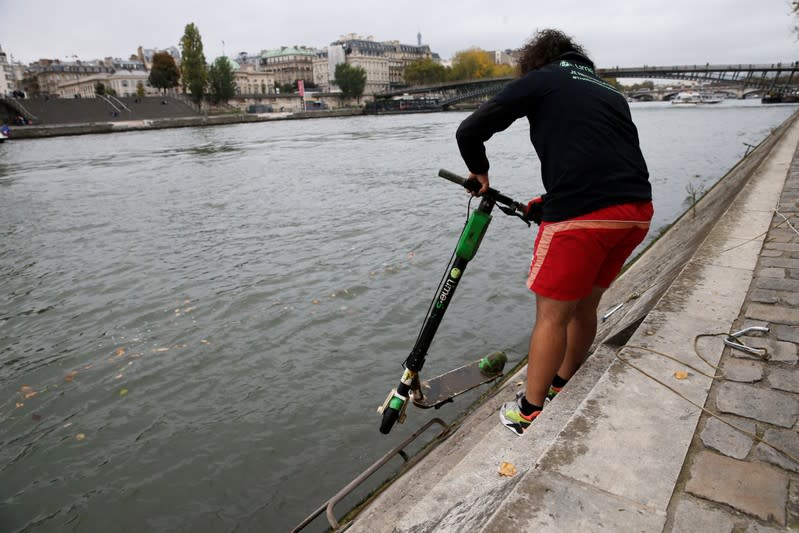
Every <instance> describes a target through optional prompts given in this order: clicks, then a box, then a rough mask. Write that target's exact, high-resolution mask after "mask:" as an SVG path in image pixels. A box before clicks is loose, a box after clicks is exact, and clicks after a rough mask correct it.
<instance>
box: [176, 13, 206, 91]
mask: <svg viewBox="0 0 799 533" xmlns="http://www.w3.org/2000/svg"><path fill="white" fill-rule="evenodd" d="M180 51H181V56H182V59H181V63H180V79H181V82H182V84H183V92H186V90H188V91H189V92H190V93H191V99H192V100H193V101H194V103H196V104H197V107H201V106H202V100H203V95H204V94H205V87H206V85H207V84H208V66H207V65H206V63H205V54H204V53H203V41H202V37H201V36H200V30H198V29H197V26H195V25H194V23H193V22H192V23H189V24H187V25H186V29H185V30H184V33H183V38H182V39H181V40H180Z"/></svg>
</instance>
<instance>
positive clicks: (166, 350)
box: [153, 348, 169, 352]
mask: <svg viewBox="0 0 799 533" xmlns="http://www.w3.org/2000/svg"><path fill="white" fill-rule="evenodd" d="M153 351H154V352H168V351H169V348H156V349H155V350H153Z"/></svg>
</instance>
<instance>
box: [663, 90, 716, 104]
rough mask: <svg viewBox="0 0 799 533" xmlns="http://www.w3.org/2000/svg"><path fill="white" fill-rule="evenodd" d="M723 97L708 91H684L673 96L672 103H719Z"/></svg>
mask: <svg viewBox="0 0 799 533" xmlns="http://www.w3.org/2000/svg"><path fill="white" fill-rule="evenodd" d="M722 100H723V98H721V97H718V96H715V95H713V94H708V93H700V92H698V91H682V92H679V93H677V96H675V97H674V98H672V100H671V103H672V104H683V105H699V104H718V103H719V102H721V101H722Z"/></svg>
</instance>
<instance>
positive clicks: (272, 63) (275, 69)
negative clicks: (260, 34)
mask: <svg viewBox="0 0 799 533" xmlns="http://www.w3.org/2000/svg"><path fill="white" fill-rule="evenodd" d="M315 57H316V50H314V49H313V48H307V47H305V46H282V47H280V48H277V49H274V50H264V51H263V52H261V57H260V61H259V63H260V70H261V71H262V72H265V73H266V74H268V75H271V76H272V78H273V79H274V84H276V85H288V84H293V83H294V82H296V81H297V80H303V81H306V82H313V61H314V58H315Z"/></svg>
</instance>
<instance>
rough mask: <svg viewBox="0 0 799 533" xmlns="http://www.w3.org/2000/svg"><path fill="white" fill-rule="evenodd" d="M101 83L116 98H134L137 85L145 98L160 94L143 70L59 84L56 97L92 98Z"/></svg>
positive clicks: (99, 75) (92, 76) (94, 76)
mask: <svg viewBox="0 0 799 533" xmlns="http://www.w3.org/2000/svg"><path fill="white" fill-rule="evenodd" d="M98 83H102V84H103V86H105V88H106V90H108V89H111V90H112V91H113V92H114V93H115V94H116V95H117V96H120V97H124V96H136V95H137V93H138V88H139V85H141V86H142V88H143V89H144V94H145V96H155V95H158V94H160V89H157V88H155V87H151V86H150V81H149V74H148V73H147V72H146V71H144V70H124V69H120V70H114V71H113V72H99V73H96V74H93V75H90V76H85V77H82V78H79V79H75V80H69V81H65V82H63V83H61V84H60V86H59V88H58V93H57V95H58V96H59V97H61V98H94V97H95V96H96V95H95V87H96V85H97V84H98Z"/></svg>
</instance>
